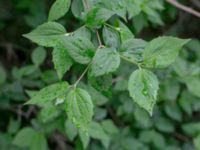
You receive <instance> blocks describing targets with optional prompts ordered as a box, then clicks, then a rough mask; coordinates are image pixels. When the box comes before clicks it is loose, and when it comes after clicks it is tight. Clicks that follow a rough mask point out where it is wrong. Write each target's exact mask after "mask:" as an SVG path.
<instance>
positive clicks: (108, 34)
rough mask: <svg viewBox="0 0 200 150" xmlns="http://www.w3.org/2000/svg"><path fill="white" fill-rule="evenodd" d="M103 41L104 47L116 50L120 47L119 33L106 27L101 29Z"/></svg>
mask: <svg viewBox="0 0 200 150" xmlns="http://www.w3.org/2000/svg"><path fill="white" fill-rule="evenodd" d="M103 40H104V43H105V45H106V46H109V47H113V48H118V47H119V46H120V36H119V33H118V32H117V31H116V30H114V29H112V28H110V27H107V26H104V28H103Z"/></svg>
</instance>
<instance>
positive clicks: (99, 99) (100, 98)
mask: <svg viewBox="0 0 200 150" xmlns="http://www.w3.org/2000/svg"><path fill="white" fill-rule="evenodd" d="M80 87H81V88H83V89H85V90H86V91H88V92H89V93H90V95H91V98H92V101H93V103H94V104H95V105H96V106H102V105H104V104H105V103H106V102H108V98H107V97H105V96H104V95H103V94H101V93H100V91H99V90H96V89H95V88H93V87H92V86H91V85H85V84H80Z"/></svg>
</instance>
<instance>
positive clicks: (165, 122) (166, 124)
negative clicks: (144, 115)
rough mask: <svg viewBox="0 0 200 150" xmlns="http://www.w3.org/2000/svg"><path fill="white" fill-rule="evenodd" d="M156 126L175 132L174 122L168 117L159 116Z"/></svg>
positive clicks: (159, 128)
mask: <svg viewBox="0 0 200 150" xmlns="http://www.w3.org/2000/svg"><path fill="white" fill-rule="evenodd" d="M155 126H156V128H157V129H158V130H160V131H162V132H166V133H173V132H174V126H173V124H172V122H171V121H170V120H169V119H167V118H161V117H159V118H157V119H156V121H155Z"/></svg>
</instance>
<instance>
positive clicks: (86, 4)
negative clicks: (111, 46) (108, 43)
mask: <svg viewBox="0 0 200 150" xmlns="http://www.w3.org/2000/svg"><path fill="white" fill-rule="evenodd" d="M82 2H83V5H84V9H85V11H89V10H90V9H91V8H90V5H89V3H88V0H82ZM95 31H96V35H97V39H98V42H99V47H103V44H102V41H101V38H100V35H99V31H98V30H95Z"/></svg>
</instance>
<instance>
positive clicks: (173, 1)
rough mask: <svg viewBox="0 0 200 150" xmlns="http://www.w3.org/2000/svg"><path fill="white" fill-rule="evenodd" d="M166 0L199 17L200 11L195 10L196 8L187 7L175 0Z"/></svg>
mask: <svg viewBox="0 0 200 150" xmlns="http://www.w3.org/2000/svg"><path fill="white" fill-rule="evenodd" d="M166 1H167V2H168V3H170V4H171V5H173V6H175V7H177V8H178V9H180V10H183V11H185V12H187V13H189V14H192V15H194V16H196V17H199V18H200V12H198V11H196V10H194V9H192V8H190V7H187V6H184V5H182V4H180V3H179V2H177V1H176V0H166Z"/></svg>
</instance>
